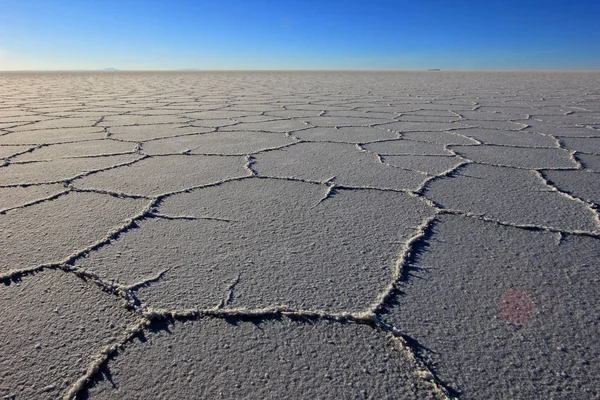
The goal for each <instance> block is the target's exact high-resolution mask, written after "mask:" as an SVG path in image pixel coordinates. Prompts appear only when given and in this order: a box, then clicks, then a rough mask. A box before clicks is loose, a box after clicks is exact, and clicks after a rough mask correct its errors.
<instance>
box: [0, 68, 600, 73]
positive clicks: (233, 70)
mask: <svg viewBox="0 0 600 400" xmlns="http://www.w3.org/2000/svg"><path fill="white" fill-rule="evenodd" d="M7 72H104V73H118V72H600V68H598V69H443V68H426V69H391V68H389V69H388V68H381V69H343V68H340V69H336V68H327V69H310V68H299V69H269V68H262V69H201V68H176V69H118V68H103V69H14V70H0V73H7Z"/></svg>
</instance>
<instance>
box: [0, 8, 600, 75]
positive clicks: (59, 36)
mask: <svg viewBox="0 0 600 400" xmlns="http://www.w3.org/2000/svg"><path fill="white" fill-rule="evenodd" d="M599 18H600V0H589V1H580V0H572V1H560V2H559V1H527V0H522V1H513V0H477V1H471V0H462V1H460V0H454V1H453V0H439V1H433V0H422V1H417V0H413V1H402V0H396V1H386V0H370V1H369V0H365V1H352V0H346V1H338V0H329V1H328V0H321V1H314V0H297V1H291V0H288V1H286V0H270V1H267V0H262V1H259V0H240V1H238V0H212V1H202V0H196V1H191V0H190V1H178V0H170V1H167V0H163V1H154V0H144V1H134V0H119V1H109V0H105V1H89V0H73V1H67V0H63V1H61V0H46V1H44V0H39V1H31V0H0V70H31V69H34V70H35V69H38V70H39V69H43V70H45V69H102V68H107V67H114V68H118V69H158V70H163V69H183V68H197V69H426V68H442V69H462V70H465V69H466V70H472V69H492V70H493V69H499V70H506V69H600V23H599V22H598V19H599Z"/></svg>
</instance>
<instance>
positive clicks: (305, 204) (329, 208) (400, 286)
mask: <svg viewBox="0 0 600 400" xmlns="http://www.w3.org/2000/svg"><path fill="white" fill-rule="evenodd" d="M0 87H1V88H2V91H1V94H0V226H1V230H0V232H1V234H0V249H2V257H1V260H0V279H1V280H2V282H3V283H4V285H2V286H1V287H0V304H1V305H2V312H0V337H2V338H3V340H2V341H1V342H0V353H1V354H2V356H1V357H0V396H1V397H2V398H4V399H31V398H43V399H45V398H90V399H118V398H127V399H130V398H144V399H147V398H171V399H174V398H178V399H179V398H181V399H184V398H210V399H213V398H230V399H232V398H256V399H263V398H311V399H312V398H336V399H337V398H376V399H424V398H432V399H444V398H455V397H458V398H465V399H597V398H599V397H600V383H599V381H598V376H600V342H599V341H598V337H599V334H600V328H599V327H600V307H599V306H598V304H600V285H599V282H600V218H599V211H598V206H599V205H600V166H599V165H600V149H599V148H598V144H599V143H600V129H598V127H600V73H593V72H580V73H579V72H577V73H576V72H569V73H559V72H529V73H525V72H521V73H492V72H487V73H486V72H433V71H431V72H177V73H176V72H156V73H150V72H119V73H10V74H9V73H5V74H0Z"/></svg>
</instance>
